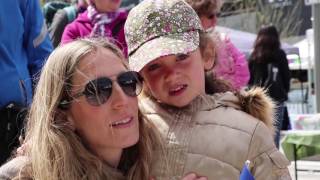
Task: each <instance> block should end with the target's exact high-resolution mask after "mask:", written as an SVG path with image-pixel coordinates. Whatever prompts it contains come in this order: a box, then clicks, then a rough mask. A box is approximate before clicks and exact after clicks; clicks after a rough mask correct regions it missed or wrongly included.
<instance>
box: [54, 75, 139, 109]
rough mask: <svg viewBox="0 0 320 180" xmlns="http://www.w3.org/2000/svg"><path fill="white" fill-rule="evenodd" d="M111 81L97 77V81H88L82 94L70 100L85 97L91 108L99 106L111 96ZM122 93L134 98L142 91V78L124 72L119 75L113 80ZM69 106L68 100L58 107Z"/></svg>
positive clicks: (73, 96)
mask: <svg viewBox="0 0 320 180" xmlns="http://www.w3.org/2000/svg"><path fill="white" fill-rule="evenodd" d="M113 81H114V80H111V79H110V78H108V77H99V78H97V79H94V80H91V81H89V82H88V83H87V84H86V86H85V88H84V90H83V91H82V92H79V93H76V94H75V95H72V96H71V98H72V99H76V98H79V97H81V96H85V97H86V100H87V102H88V103H89V104H90V105H92V106H100V105H102V104H104V103H106V102H107V100H108V99H109V98H110V96H111V94H112V86H113ZM115 81H116V82H117V83H118V84H119V86H120V87H121V89H122V91H123V92H124V93H125V94H126V95H128V96H130V97H136V96H138V95H139V94H140V92H141V90H142V77H141V76H140V75H139V73H138V72H135V71H126V72H123V73H120V74H119V75H118V76H117V79H116V80H115ZM68 104H70V101H68V100H62V101H61V102H60V107H61V106H62V107H63V106H67V105H68Z"/></svg>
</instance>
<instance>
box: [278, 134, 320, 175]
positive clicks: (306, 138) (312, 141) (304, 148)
mask: <svg viewBox="0 0 320 180" xmlns="http://www.w3.org/2000/svg"><path fill="white" fill-rule="evenodd" d="M281 145H282V148H283V151H284V153H285V155H286V156H287V158H288V159H289V160H293V161H294V163H295V176H296V179H297V160H299V159H302V158H305V157H309V156H313V155H317V154H320V130H294V131H288V132H286V133H285V137H284V139H283V140H282V143H281Z"/></svg>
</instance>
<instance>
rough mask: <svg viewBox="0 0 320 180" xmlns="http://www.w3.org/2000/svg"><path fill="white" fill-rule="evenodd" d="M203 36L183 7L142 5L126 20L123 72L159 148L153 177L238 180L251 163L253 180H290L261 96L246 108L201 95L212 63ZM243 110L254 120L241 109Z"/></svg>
mask: <svg viewBox="0 0 320 180" xmlns="http://www.w3.org/2000/svg"><path fill="white" fill-rule="evenodd" d="M202 31H203V29H202V26H201V22H200V19H199V18H198V15H197V14H196V12H195V11H194V10H193V9H192V8H191V7H190V6H189V5H188V4H187V3H186V2H185V1H183V0H161V1H159V0H144V1H142V2H141V3H139V4H138V5H137V6H136V7H134V8H133V9H131V11H130V13H129V15H128V18H127V21H126V24H125V35H126V40H127V44H128V52H129V66H130V68H131V69H132V70H134V71H139V73H140V74H141V76H142V77H143V80H144V88H143V92H144V96H139V107H140V109H141V111H142V113H143V114H144V115H145V116H146V117H147V118H148V119H149V120H150V121H152V122H153V123H155V125H156V127H157V128H158V129H159V131H160V133H161V136H162V137H163V140H164V141H165V146H164V147H165V149H164V151H165V154H166V158H162V157H161V156H160V157H157V156H155V158H157V159H156V160H155V162H154V164H153V167H154V168H152V170H153V171H152V175H154V176H155V178H156V179H158V180H161V179H163V180H167V179H177V178H180V177H182V176H183V175H185V174H186V173H187V172H195V173H197V174H199V175H201V176H204V177H207V178H208V179H210V180H211V179H239V176H240V171H241V169H242V167H243V166H244V164H245V162H246V161H247V160H250V161H251V164H250V167H249V169H250V171H251V172H252V174H253V175H254V177H255V178H256V180H262V179H263V180H275V179H286V180H287V179H290V174H289V171H288V168H287V166H288V165H289V161H288V160H287V159H286V158H285V156H284V155H283V154H281V152H279V150H278V149H277V148H276V147H275V145H274V143H273V137H272V130H271V129H272V123H271V122H272V115H273V113H272V102H271V100H270V99H269V98H268V97H267V96H266V95H264V94H263V91H262V90H255V91H253V92H254V93H256V96H252V97H249V98H247V100H244V99H242V100H241V99H239V98H238V97H237V96H235V95H234V94H233V93H232V92H227V93H219V94H214V95H209V94H206V92H205V91H206V90H205V70H209V69H211V68H212V66H213V62H212V61H210V60H209V61H207V60H206V58H205V57H204V56H203V55H204V54H201V49H199V43H200V42H199V41H200V40H201V38H200V36H201V34H202ZM209 59H210V58H209ZM249 93H250V92H249ZM257 94H258V95H257ZM258 96H259V97H258ZM248 103H250V104H249V105H250V106H251V108H250V107H249V110H248V111H251V112H257V113H258V114H256V116H255V117H259V119H257V118H255V117H253V116H251V115H250V114H248V113H246V112H244V110H243V109H242V107H241V106H240V105H241V104H248ZM266 125H268V126H269V128H268V127H267V126H266Z"/></svg>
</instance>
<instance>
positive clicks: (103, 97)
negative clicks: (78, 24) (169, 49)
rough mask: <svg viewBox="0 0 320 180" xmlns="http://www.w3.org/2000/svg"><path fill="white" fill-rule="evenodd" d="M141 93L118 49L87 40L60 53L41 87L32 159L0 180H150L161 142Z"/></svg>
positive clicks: (30, 132)
mask: <svg viewBox="0 0 320 180" xmlns="http://www.w3.org/2000/svg"><path fill="white" fill-rule="evenodd" d="M140 91H141V83H140V80H139V75H138V73H136V72H134V71H128V69H127V65H126V64H125V60H124V57H123V55H122V52H121V51H120V50H119V49H118V48H117V47H115V46H114V45H112V44H111V43H108V42H106V41H103V40H92V39H91V40H89V39H84V40H77V41H75V42H72V43H69V44H67V45H65V46H63V47H58V48H57V49H56V50H55V51H54V52H53V53H52V54H51V55H50V56H49V58H48V60H47V62H46V64H45V66H44V68H43V71H42V73H41V77H40V80H39V83H38V86H37V88H36V92H35V96H34V101H33V104H32V106H31V110H30V114H29V116H28V124H27V131H26V132H27V135H26V142H28V144H27V146H26V149H25V156H20V157H17V158H15V159H13V160H11V161H10V162H9V163H7V164H6V165H5V167H2V168H1V169H0V178H5V179H24V178H28V179H29V178H31V179H36V180H38V179H39V180H40V179H41V180H43V179H46V180H58V179H60V180H62V179H68V180H79V179H88V180H97V179H137V180H138V179H139V180H142V179H149V177H151V176H150V173H149V165H150V164H151V160H152V155H153V154H152V152H153V148H157V147H158V145H159V144H160V142H159V138H158V136H157V133H156V132H155V128H154V127H153V125H152V124H151V123H150V122H149V121H146V120H145V119H144V118H143V117H142V115H141V113H140V112H139V111H138V105H137V103H138V102H137V97H136V96H137V95H138V94H139V93H140ZM12 167H13V169H12ZM6 169H7V171H6ZM14 169H15V170H14ZM14 172H16V173H14ZM8 174H9V175H8Z"/></svg>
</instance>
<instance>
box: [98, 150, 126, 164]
mask: <svg viewBox="0 0 320 180" xmlns="http://www.w3.org/2000/svg"><path fill="white" fill-rule="evenodd" d="M122 151H123V150H122V149H118V148H117V149H113V148H101V149H98V150H97V151H96V153H97V154H98V156H99V157H101V158H102V159H103V160H104V161H105V162H106V163H107V164H109V165H110V166H111V167H114V168H117V167H118V165H119V162H120V159H121V154H122Z"/></svg>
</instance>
